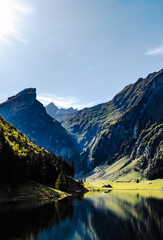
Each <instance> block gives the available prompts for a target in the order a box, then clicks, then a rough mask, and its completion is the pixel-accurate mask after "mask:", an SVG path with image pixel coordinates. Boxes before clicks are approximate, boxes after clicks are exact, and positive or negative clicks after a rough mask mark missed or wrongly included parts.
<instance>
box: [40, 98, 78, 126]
mask: <svg viewBox="0 0 163 240" xmlns="http://www.w3.org/2000/svg"><path fill="white" fill-rule="evenodd" d="M45 109H46V112H47V113H48V114H49V115H50V116H51V117H52V118H55V119H56V120H58V121H59V122H63V120H64V119H65V118H68V117H70V116H72V115H73V114H75V113H77V111H78V110H77V109H74V108H72V107H71V108H67V109H65V108H58V107H57V106H56V105H55V104H54V103H52V102H51V103H49V104H48V105H47V106H46V107H45Z"/></svg>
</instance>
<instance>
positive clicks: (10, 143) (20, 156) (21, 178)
mask: <svg viewBox="0 0 163 240" xmlns="http://www.w3.org/2000/svg"><path fill="white" fill-rule="evenodd" d="M61 172H63V173H64V174H65V175H69V176H73V174H74V166H73V164H70V165H69V164H68V163H67V162H66V161H65V160H63V159H62V157H57V156H56V155H55V154H54V153H53V152H47V151H46V150H45V149H44V148H40V147H39V146H37V145H36V144H34V143H33V142H31V141H30V139H29V138H28V137H26V136H25V135H24V134H22V133H21V132H20V131H18V130H17V129H16V128H15V127H14V126H13V125H11V124H10V123H9V122H7V121H6V120H4V119H3V118H2V117H1V116H0V183H9V184H12V185H16V184H17V183H24V182H26V181H27V180H35V181H37V182H40V183H44V184H47V185H49V186H52V187H54V185H55V182H56V180H57V177H58V176H59V174H60V173H61Z"/></svg>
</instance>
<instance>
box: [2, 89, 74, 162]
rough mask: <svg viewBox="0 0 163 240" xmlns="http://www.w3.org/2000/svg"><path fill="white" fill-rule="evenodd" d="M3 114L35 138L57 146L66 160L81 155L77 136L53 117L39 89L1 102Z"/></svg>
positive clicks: (30, 136) (55, 148)
mask: <svg viewBox="0 0 163 240" xmlns="http://www.w3.org/2000/svg"><path fill="white" fill-rule="evenodd" d="M0 114H1V115H2V116H3V117H4V118H5V119H6V120H7V121H9V122H10V123H12V124H14V125H15V126H16V127H17V128H18V129H19V130H20V131H21V132H23V133H24V134H26V135H27V136H28V137H29V138H30V139H31V140H32V141H34V142H36V143H37V144H38V145H39V146H41V147H45V148H46V149H48V150H49V149H50V150H53V151H54V152H55V153H56V155H62V156H63V157H64V158H66V160H68V161H71V160H76V159H78V154H79V153H78V146H77V143H76V141H75V140H74V139H73V137H72V136H71V135H70V134H69V133H68V132H67V131H66V130H65V129H64V128H63V127H62V126H61V124H60V123H59V122H58V121H57V120H55V119H53V118H52V117H50V116H49V115H48V114H47V113H46V110H45V108H44V107H43V105H42V104H41V103H40V102H39V101H37V100H36V89H35V88H29V89H25V90H23V91H21V92H19V93H18V94H17V95H15V96H13V97H10V98H8V100H7V101H6V102H4V103H2V104H0Z"/></svg>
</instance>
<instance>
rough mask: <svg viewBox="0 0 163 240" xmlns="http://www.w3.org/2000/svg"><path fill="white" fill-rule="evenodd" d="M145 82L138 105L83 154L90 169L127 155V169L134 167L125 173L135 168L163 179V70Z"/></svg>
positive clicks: (96, 139)
mask: <svg viewBox="0 0 163 240" xmlns="http://www.w3.org/2000/svg"><path fill="white" fill-rule="evenodd" d="M145 81H146V85H145V88H143V92H142V94H141V95H140V96H139V97H138V98H137V101H136V102H135V104H133V105H131V107H130V108H128V109H127V111H126V112H125V113H124V114H123V115H122V116H120V117H119V118H117V119H116V120H115V121H113V122H111V123H109V124H108V125H107V126H106V127H105V129H104V130H103V131H101V132H100V133H99V134H98V135H97V136H96V137H95V138H94V139H93V140H92V142H91V144H90V145H89V148H88V149H87V152H85V153H84V154H83V156H84V157H83V158H84V159H87V160H86V162H87V163H88V162H89V164H90V165H89V166H90V167H94V166H97V165H98V164H101V163H107V164H112V163H114V162H116V161H117V160H118V159H121V158H123V157H125V156H127V157H128V162H127V163H125V167H126V166H127V167H128V166H129V164H131V168H130V170H129V169H128V170H127V172H125V174H128V173H129V172H130V173H131V170H133V168H135V169H137V170H135V171H137V172H139V173H141V172H142V174H141V176H142V177H148V178H155V177H162V176H163V155H162V151H163V124H162V123H163V108H162V106H163V71H160V72H159V73H157V74H154V75H153V77H151V78H147V79H145ZM142 87H144V86H142ZM122 99H124V98H122ZM129 104H130V102H129ZM122 106H123V105H122ZM134 161H135V162H134ZM136 166H137V167H136ZM119 170H120V169H119ZM119 170H118V171H119ZM123 175H124V171H123Z"/></svg>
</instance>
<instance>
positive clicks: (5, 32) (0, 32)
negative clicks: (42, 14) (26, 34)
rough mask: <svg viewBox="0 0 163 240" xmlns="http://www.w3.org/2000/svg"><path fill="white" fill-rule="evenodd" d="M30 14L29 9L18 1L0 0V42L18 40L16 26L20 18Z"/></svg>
mask: <svg viewBox="0 0 163 240" xmlns="http://www.w3.org/2000/svg"><path fill="white" fill-rule="evenodd" d="M30 12H31V9H30V8H29V7H28V6H26V5H25V4H22V3H21V2H20V0H0V41H3V42H8V41H9V39H10V38H17V39H19V40H20V33H19V26H18V25H19V23H20V21H21V19H22V16H23V15H26V14H30Z"/></svg>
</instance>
